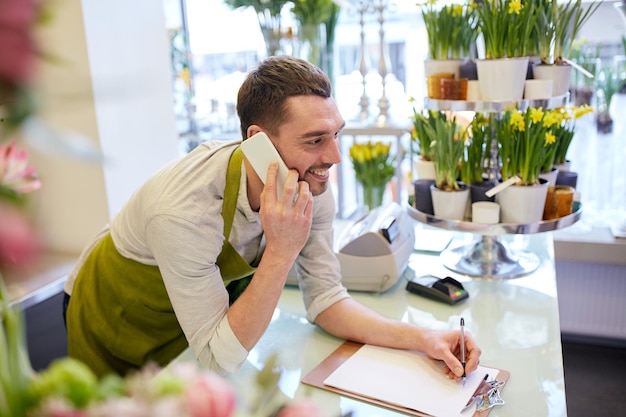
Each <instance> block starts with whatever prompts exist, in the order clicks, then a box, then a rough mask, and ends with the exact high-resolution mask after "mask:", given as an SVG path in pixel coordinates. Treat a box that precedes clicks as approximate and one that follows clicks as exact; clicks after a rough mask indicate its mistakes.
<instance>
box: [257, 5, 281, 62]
mask: <svg viewBox="0 0 626 417" xmlns="http://www.w3.org/2000/svg"><path fill="white" fill-rule="evenodd" d="M257 19H258V21H259V26H260V28H261V34H263V41H264V42H265V50H266V51H267V56H268V57H270V56H274V55H277V54H278V51H279V50H280V47H281V45H280V43H281V39H282V33H281V31H282V25H281V17H280V15H272V14H271V13H270V12H269V10H268V9H265V10H264V11H262V12H259V13H257Z"/></svg>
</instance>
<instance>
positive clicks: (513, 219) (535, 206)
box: [496, 179, 548, 224]
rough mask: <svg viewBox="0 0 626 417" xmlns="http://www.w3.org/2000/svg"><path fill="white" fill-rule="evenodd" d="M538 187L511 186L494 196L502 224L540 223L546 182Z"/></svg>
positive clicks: (543, 181)
mask: <svg viewBox="0 0 626 417" xmlns="http://www.w3.org/2000/svg"><path fill="white" fill-rule="evenodd" d="M539 181H540V182H541V184H540V185H511V186H509V187H507V188H505V189H504V190H502V191H500V192H499V193H498V194H496V202H497V203H498V204H500V219H501V222H502V223H513V224H532V223H537V222H540V221H541V219H542V217H543V208H544V206H545V204H546V195H547V194H548V182H547V181H546V180H544V179H541V180H539Z"/></svg>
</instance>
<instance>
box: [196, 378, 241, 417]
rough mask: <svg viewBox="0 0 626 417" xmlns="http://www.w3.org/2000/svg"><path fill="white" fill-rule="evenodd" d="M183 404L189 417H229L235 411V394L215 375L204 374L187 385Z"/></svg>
mask: <svg viewBox="0 0 626 417" xmlns="http://www.w3.org/2000/svg"><path fill="white" fill-rule="evenodd" d="M184 402H185V404H186V406H187V410H188V412H189V416H190V417H230V416H232V415H233V412H234V411H235V392H234V390H233V388H232V387H231V386H230V385H229V384H228V383H227V382H226V381H225V380H224V379H222V378H220V377H219V376H217V375H216V374H211V373H204V374H202V375H199V376H198V377H197V378H196V379H195V380H194V381H192V382H191V383H190V384H189V387H188V388H187V391H186V392H185V394H184Z"/></svg>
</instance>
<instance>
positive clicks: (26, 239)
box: [0, 201, 37, 266]
mask: <svg viewBox="0 0 626 417" xmlns="http://www.w3.org/2000/svg"><path fill="white" fill-rule="evenodd" d="M36 254H37V238H36V234H35V230H34V229H33V227H32V225H31V224H30V223H29V222H28V221H27V219H26V217H25V216H24V213H22V212H21V211H20V210H18V208H17V207H15V206H13V205H10V204H5V203H2V202H1V201H0V265H6V266H17V265H19V264H22V263H27V262H29V261H31V260H32V259H33V258H34V257H35V255H36Z"/></svg>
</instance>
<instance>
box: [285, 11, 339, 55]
mask: <svg viewBox="0 0 626 417" xmlns="http://www.w3.org/2000/svg"><path fill="white" fill-rule="evenodd" d="M333 4H334V3H333V0H293V9H292V13H293V16H294V18H295V19H296V21H297V22H298V41H299V43H300V47H301V48H304V49H305V50H306V52H305V54H306V56H301V57H302V58H304V59H307V60H308V61H309V62H311V63H312V64H314V65H317V66H320V67H321V66H322V62H323V61H324V60H325V50H326V35H327V32H326V23H327V22H328V21H329V19H331V16H332V13H333V11H334V9H333Z"/></svg>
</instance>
